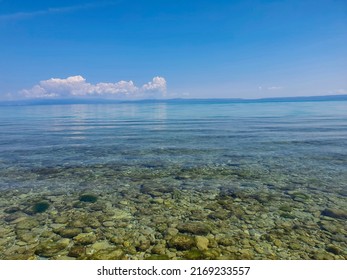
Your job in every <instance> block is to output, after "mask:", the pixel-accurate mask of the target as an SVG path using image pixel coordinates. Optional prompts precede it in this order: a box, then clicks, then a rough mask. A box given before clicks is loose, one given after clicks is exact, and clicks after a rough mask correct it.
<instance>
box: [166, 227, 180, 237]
mask: <svg viewBox="0 0 347 280" xmlns="http://www.w3.org/2000/svg"><path fill="white" fill-rule="evenodd" d="M166 234H167V235H168V236H175V235H177V234H178V229H177V228H173V227H170V228H168V229H167V230H166Z"/></svg>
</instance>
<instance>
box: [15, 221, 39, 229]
mask: <svg viewBox="0 0 347 280" xmlns="http://www.w3.org/2000/svg"><path fill="white" fill-rule="evenodd" d="M38 225H39V222H38V221H37V220H35V219H32V218H25V219H23V220H21V221H20V222H18V223H17V225H16V229H33V228H35V227H37V226H38Z"/></svg>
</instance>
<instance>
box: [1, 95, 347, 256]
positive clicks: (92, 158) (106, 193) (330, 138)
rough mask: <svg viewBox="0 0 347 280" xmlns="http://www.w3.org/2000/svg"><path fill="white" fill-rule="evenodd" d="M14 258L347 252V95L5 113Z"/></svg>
mask: <svg viewBox="0 0 347 280" xmlns="http://www.w3.org/2000/svg"><path fill="white" fill-rule="evenodd" d="M0 194H1V198H0V217H1V220H0V223H1V224H0V258H1V259H18V258H24V259H41V258H43V259H45V258H48V259H60V258H63V259H65V258H68V259H69V258H71V259H148V258H152V259H153V258H154V259H155V258H158V259H160V258H161V259H346V258H347V240H346V232H347V226H346V220H347V211H346V208H347V207H346V206H347V102H346V101H340V102H326V101H325V102H259V103H257V102H253V103H234V102H228V101H219V102H218V101H213V102H212V101H211V102H208V101H205V102H202V101H184V102H183V101H181V102H177V101H176V102H173V101H167V102H164V101H163V102H133V103H119V104H110V105H105V104H102V105H101V104H100V105H97V104H89V105H45V106H7V107H6V106H3V107H0Z"/></svg>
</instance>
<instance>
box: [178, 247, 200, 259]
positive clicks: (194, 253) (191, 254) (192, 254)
mask: <svg viewBox="0 0 347 280" xmlns="http://www.w3.org/2000/svg"><path fill="white" fill-rule="evenodd" d="M183 256H184V258H185V259H188V260H201V259H203V258H204V255H203V254H202V252H201V251H200V250H197V249H192V250H190V251H188V252H186V253H185V254H184V255H183Z"/></svg>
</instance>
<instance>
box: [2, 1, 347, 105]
mask: <svg viewBox="0 0 347 280" xmlns="http://www.w3.org/2000/svg"><path fill="white" fill-rule="evenodd" d="M0 40H1V43H0V99H8V98H24V97H25V98H37V97H47V98H52V97H76V98H79V97H81V96H83V97H85V96H92V97H95V96H102V97H107V98H109V97H111V98H118V97H121V98H124V97H125V98H127V97H135V98H138V97H140V98H146V97H150V98H151V97H160V96H165V97H168V98H170V97H190V98H216V97H221V98H257V97H272V96H305V95H326V94H346V93H347V48H346V46H347V1H345V0H316V1H311V0H305V1H302V0H301V1H299V0H285V1H275V0H274V1H260V0H259V1H248V0H242V1H241V0H240V1H232V0H229V1H223V0H221V1H218V0H215V1H204V0H200V1H194V0H191V1H181V0H166V1H164V0H162V1H154V0H148V1H138V0H133V1H121V0H119V1H116V0H114V1H113V0H109V1H107V0H105V1H103V0H101V1H94V0H90V1H76V0H69V1H65V0H60V1H52V0H45V1H30V0H27V1H25V0H22V1H19V0H18V1H16V0H0Z"/></svg>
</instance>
